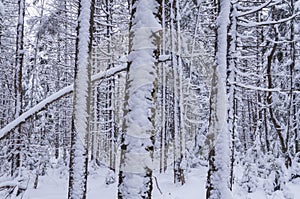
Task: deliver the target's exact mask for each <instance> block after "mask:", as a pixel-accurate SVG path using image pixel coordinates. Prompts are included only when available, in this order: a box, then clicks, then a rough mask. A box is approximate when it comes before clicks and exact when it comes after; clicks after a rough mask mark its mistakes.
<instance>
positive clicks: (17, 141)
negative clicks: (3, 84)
mask: <svg viewBox="0 0 300 199" xmlns="http://www.w3.org/2000/svg"><path fill="white" fill-rule="evenodd" d="M18 5H19V13H18V14H19V16H18V24H17V40H16V60H15V71H16V72H15V85H14V87H15V88H14V89H15V116H14V118H18V117H19V116H20V115H21V114H22V103H23V101H22V100H23V91H22V90H23V89H22V69H23V60H24V52H23V51H24V17H25V0H19V1H18ZM12 137H13V139H14V140H13V142H14V149H13V159H12V170H11V175H12V176H13V175H18V174H20V173H19V172H18V169H20V166H21V144H22V142H21V125H19V126H18V127H17V128H16V129H15V130H14V135H13V136H12Z"/></svg>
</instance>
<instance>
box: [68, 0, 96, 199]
mask: <svg viewBox="0 0 300 199" xmlns="http://www.w3.org/2000/svg"><path fill="white" fill-rule="evenodd" d="M93 13H94V1H93V0H92V1H90V0H81V1H80V5H79V17H78V19H79V22H78V27H77V31H78V33H77V35H78V36H77V40H76V62H75V63H76V64H75V84H74V102H73V103H74V104H73V117H72V133H71V152H70V176H69V192H68V198H69V199H85V198H86V192H87V175H88V173H87V168H88V167H87V166H88V140H89V139H88V132H89V116H88V114H89V112H90V111H89V109H90V104H89V100H90V99H89V98H90V87H91V86H90V84H91V65H90V58H91V57H90V56H91V53H90V52H91V49H92V42H91V41H92V34H93Z"/></svg>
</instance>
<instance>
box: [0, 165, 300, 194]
mask: <svg viewBox="0 0 300 199" xmlns="http://www.w3.org/2000/svg"><path fill="white" fill-rule="evenodd" d="M108 173H109V172H108V169H106V168H97V169H90V173H89V179H88V191H87V194H88V195H87V198H88V199H98V198H99V196H101V198H105V199H114V198H117V182H114V183H112V184H110V185H107V184H106V179H107V176H110V175H108ZM238 173H239V169H238V168H237V169H236V174H237V175H236V178H235V181H236V182H237V183H235V185H234V190H233V198H234V199H286V198H295V199H297V198H300V180H297V181H294V182H288V183H287V186H286V189H287V190H284V191H276V192H272V193H270V194H266V192H265V191H264V188H263V187H257V188H256V189H255V192H253V193H247V191H246V190H245V189H243V188H242V187H241V186H238V184H241V183H238V182H239V181H240V179H239V178H241V177H242V173H240V175H239V174H238ZM67 174H68V171H67V168H65V169H61V168H52V169H48V171H47V174H46V175H45V176H41V177H40V178H39V184H38V188H37V189H33V188H32V187H33V180H30V181H29V182H28V183H27V187H28V188H27V190H26V192H25V194H24V195H23V197H22V198H23V199H65V198H67V190H68V175H67ZM154 176H155V177H156V179H157V184H158V186H157V184H156V182H155V180H154V181H153V182H154V190H153V199H205V192H206V190H205V185H206V176H207V167H203V166H202V167H198V168H194V169H190V171H189V172H188V173H187V175H186V181H187V182H186V184H184V185H183V186H180V185H174V184H173V173H172V171H171V170H170V171H168V172H166V173H164V174H159V173H155V174H154ZM31 179H34V177H32V178H31ZM158 187H159V189H160V190H159V189H158ZM1 193H2V194H3V191H2V192H0V198H5V196H4V195H1Z"/></svg>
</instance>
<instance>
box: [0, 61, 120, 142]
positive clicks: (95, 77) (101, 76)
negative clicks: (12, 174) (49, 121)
mask: <svg viewBox="0 0 300 199" xmlns="http://www.w3.org/2000/svg"><path fill="white" fill-rule="evenodd" d="M125 69H126V66H120V67H115V68H111V69H109V70H107V71H105V72H100V73H98V74H95V75H93V76H92V82H95V81H98V80H101V79H104V78H108V77H111V76H113V75H115V74H117V73H119V72H122V71H124V70H125ZM73 87H74V86H73V84H71V85H70V86H67V87H65V88H63V89H61V90H59V91H57V92H56V93H53V94H52V95H50V96H49V97H47V98H46V99H44V100H42V101H41V102H40V103H38V104H37V105H35V106H34V107H32V108H31V109H29V110H28V111H26V112H24V113H23V114H22V115H20V116H19V117H18V118H16V119H14V120H13V121H12V122H10V123H9V124H8V125H6V126H5V127H4V128H2V129H1V130H0V140H1V139H3V138H4V137H5V136H6V135H7V134H8V132H10V131H11V130H13V129H14V128H15V127H17V126H18V125H19V124H21V123H22V122H25V120H26V119H28V118H29V117H31V116H32V115H34V114H35V113H38V112H39V111H41V110H43V109H44V108H45V107H47V106H48V105H49V104H51V103H53V102H55V101H57V100H59V99H61V98H62V97H64V96H66V95H68V94H70V93H72V92H73V89H74V88H73Z"/></svg>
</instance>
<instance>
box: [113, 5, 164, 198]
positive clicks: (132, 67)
mask: <svg viewBox="0 0 300 199" xmlns="http://www.w3.org/2000/svg"><path fill="white" fill-rule="evenodd" d="M132 3H133V4H132V13H131V27H130V54H129V64H128V75H127V83H126V93H125V107H124V123H123V131H124V132H123V133H124V134H123V135H122V140H121V142H122V143H121V150H122V151H121V164H120V171H119V185H118V198H119V199H121V198H122V199H123V198H124V199H138V198H151V192H152V189H153V184H152V170H153V168H152V164H153V163H152V161H153V153H154V146H153V145H154V133H155V132H154V119H155V105H154V103H155V98H156V96H155V95H156V82H157V77H156V67H157V59H158V56H159V49H158V47H157V46H158V45H159V42H160V38H159V31H160V30H161V25H160V21H159V20H160V17H159V16H160V12H161V5H160V1H156V0H134V1H132Z"/></svg>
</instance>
